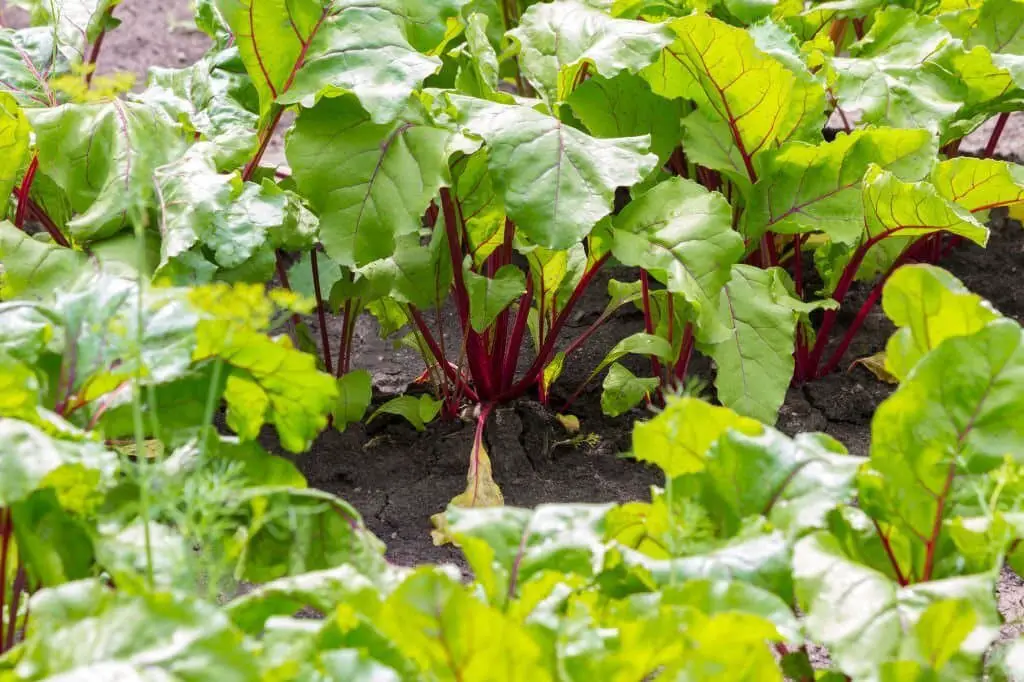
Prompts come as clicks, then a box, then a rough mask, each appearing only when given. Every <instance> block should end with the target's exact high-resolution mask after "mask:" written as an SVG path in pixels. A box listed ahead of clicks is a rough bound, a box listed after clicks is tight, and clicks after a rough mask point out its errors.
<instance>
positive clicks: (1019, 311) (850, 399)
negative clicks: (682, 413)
mask: <svg viewBox="0 0 1024 682" xmlns="http://www.w3.org/2000/svg"><path fill="white" fill-rule="evenodd" d="M3 4H4V3H3V0H0V7H2V6H3ZM188 5H189V3H188V0H129V1H128V2H125V3H124V4H122V5H121V6H119V7H118V9H117V16H118V17H119V18H120V19H121V20H122V22H123V25H122V26H121V27H120V28H119V29H118V30H116V31H114V32H112V33H111V34H110V35H109V36H108V37H107V38H106V43H105V45H104V48H103V54H102V56H101V59H100V62H99V70H100V71H101V72H112V71H133V72H135V73H137V74H138V75H139V83H140V84H141V83H142V82H143V81H144V73H145V70H146V69H147V68H148V67H149V66H153V65H159V66H181V65H184V64H187V63H190V62H192V61H194V60H195V59H197V58H198V57H200V56H201V55H202V53H203V51H204V50H205V49H206V45H207V40H206V38H205V36H203V35H202V34H201V33H199V32H197V31H196V30H195V29H194V27H190V19H189V16H190V10H189V6H188ZM5 18H6V20H7V21H9V22H10V23H11V24H15V25H16V24H18V23H20V21H22V20H23V18H20V17H19V15H18V12H17V10H8V11H7V12H6V17H5ZM991 126H992V123H991V122H990V123H989V124H987V126H986V127H985V128H983V129H982V130H979V131H978V132H977V133H975V134H974V135H972V136H971V138H969V139H968V140H966V141H965V143H964V146H963V149H964V150H965V151H974V150H977V149H980V148H983V147H984V145H985V143H986V142H987V140H988V135H989V134H990V133H989V131H990V130H991ZM1022 152H1024V115H1021V114H1015V115H1014V116H1013V117H1011V120H1010V122H1009V125H1008V126H1007V131H1006V133H1005V134H1004V136H1003V138H1002V142H1001V144H1000V146H999V148H998V153H999V154H1001V155H1004V156H1012V155H1019V154H1021V153H1022ZM267 161H268V162H269V163H272V164H280V163H283V156H282V154H281V146H280V140H277V141H275V143H274V145H273V146H272V147H271V150H270V151H269V153H268V156H267ZM943 265H944V266H945V267H947V268H948V269H949V270H951V271H952V272H953V273H954V274H955V275H957V276H958V277H960V278H961V279H962V280H963V281H964V283H965V284H966V285H967V286H968V287H969V288H970V289H971V290H973V291H975V292H977V293H979V294H981V295H982V296H985V297H986V298H988V299H989V300H991V301H992V302H993V303H994V304H995V306H996V308H997V309H998V310H1000V311H1002V312H1003V313H1004V314H1005V315H1008V316H1012V317H1015V318H1016V319H1018V320H1021V321H1024V288H1022V287H1019V286H1017V282H1018V276H1019V275H1020V274H1021V271H1022V269H1024V231H1022V230H1021V226H1020V225H1019V224H1015V223H1010V222H1008V221H1006V220H1005V218H1004V217H1001V216H997V217H996V219H995V220H994V222H993V234H992V239H991V243H990V245H989V248H988V249H987V250H982V249H980V248H977V247H974V246H964V247H961V248H959V249H958V250H957V251H956V252H954V253H953V254H952V255H951V257H949V258H948V259H947V260H946V261H945V262H944V263H943ZM614 274H615V273H614V272H613V273H609V274H606V275H605V277H606V278H607V277H608V276H611V275H614ZM618 274H620V276H621V275H622V273H621V272H619V273H618ZM604 284H605V282H600V283H598V285H597V286H594V287H592V288H591V290H590V292H589V293H588V295H587V297H586V298H585V299H584V301H583V302H582V304H581V306H580V308H579V310H580V311H581V312H579V313H578V314H577V315H576V316H575V318H574V319H573V320H572V324H573V326H574V327H575V328H576V330H577V331H579V330H582V329H583V328H584V327H586V326H587V324H588V323H589V322H590V321H591V320H592V319H593V317H594V316H595V315H597V313H598V311H599V310H600V309H601V308H603V306H604V303H605V296H604V291H605V288H604ZM864 294H865V292H863V291H861V292H854V295H855V296H857V295H859V296H860V297H861V298H863V296H864ZM851 307H853V306H851ZM313 322H314V324H315V320H314V321H313ZM848 322H849V319H848V318H846V319H841V320H840V323H841V324H842V323H848ZM442 323H443V325H444V326H445V327H446V328H447V329H448V330H449V331H448V333H449V334H452V319H451V315H450V312H449V313H445V314H442ZM641 328H642V319H641V317H640V316H639V315H638V314H637V313H636V312H634V311H623V312H621V313H620V314H618V315H616V316H615V318H614V319H613V320H612V321H611V322H610V323H609V324H608V325H606V326H605V327H604V328H603V330H602V331H601V332H600V333H599V334H598V335H596V336H595V337H594V338H593V339H592V341H591V342H590V343H589V344H587V346H586V347H585V348H584V349H582V350H581V351H580V352H579V353H578V355H576V356H574V357H573V358H572V359H571V360H570V361H569V362H568V363H567V367H566V371H565V374H564V375H563V378H562V380H561V381H560V382H559V383H560V386H563V387H569V388H568V389H559V390H571V388H572V387H575V386H576V385H577V384H578V383H579V382H580V381H582V380H583V379H584V378H585V377H586V374H587V373H589V372H590V371H591V369H592V368H593V367H594V366H596V364H597V363H598V362H599V360H600V358H601V357H603V355H604V353H605V352H606V351H607V349H608V348H610V347H611V346H612V345H613V344H614V342H615V341H616V340H618V339H621V338H622V337H623V336H625V335H627V334H629V333H632V332H634V331H638V330H640V329H641ZM329 331H330V338H331V339H332V340H333V339H337V338H338V336H339V331H340V325H339V323H338V321H337V320H331V321H330V322H329ZM837 331H841V330H837ZM891 331H892V329H891V326H890V325H889V323H888V321H887V320H886V319H885V317H884V316H883V315H882V313H881V311H880V310H878V309H876V310H875V311H874V312H873V313H872V315H871V316H870V318H869V319H868V321H867V323H866V325H865V327H864V329H863V330H862V331H861V333H860V334H859V336H858V337H857V340H856V341H855V342H854V344H853V346H852V347H851V348H850V350H849V352H848V355H847V358H846V360H845V361H844V365H843V367H849V366H850V363H852V362H853V361H854V360H855V359H856V358H858V357H863V356H866V355H869V354H871V353H874V352H876V351H878V350H881V349H882V348H883V347H884V344H885V341H886V339H887V338H888V336H889V334H890V333H891ZM572 332H573V329H569V330H568V334H567V336H570V337H571V336H572ZM452 338H454V337H452ZM628 362H633V363H634V366H632V367H631V369H632V370H634V371H641V370H643V369H644V368H643V366H642V363H640V361H639V360H631V361H629V360H627V364H628ZM353 366H354V367H358V368H365V369H368V370H370V371H371V372H372V374H373V376H374V382H375V390H376V392H377V396H376V401H377V402H378V403H379V402H381V401H383V400H385V399H386V398H387V397H388V396H389V395H393V394H396V393H399V392H401V391H402V390H403V389H404V388H405V387H406V385H407V384H409V382H410V381H411V380H412V379H414V378H415V377H416V376H417V375H418V374H419V373H420V372H422V370H423V366H422V361H421V360H420V359H419V358H418V356H416V355H415V354H414V353H412V352H411V351H408V350H407V349H402V350H398V351H396V350H394V349H393V348H392V345H391V343H390V342H385V341H382V340H380V339H379V338H378V337H377V334H376V327H375V324H374V323H373V321H372V320H371V319H369V318H363V319H361V320H360V321H359V324H358V328H357V333H356V344H355V356H354V358H353ZM693 371H694V373H695V374H696V375H698V376H700V377H702V378H704V379H706V380H709V379H710V378H711V372H710V366H709V364H708V363H707V362H695V363H694V370H693ZM599 386H600V379H598V380H597V381H595V382H593V383H592V385H591V389H592V390H591V391H589V392H587V393H585V394H584V395H583V397H582V398H581V399H580V400H579V401H578V402H577V403H576V404H575V405H574V407H573V409H572V413H573V414H575V415H577V416H578V417H579V418H580V420H581V424H582V432H583V433H585V434H593V435H594V436H595V437H594V438H593V439H591V440H590V441H589V443H588V444H584V445H581V446H575V445H572V444H571V443H569V442H568V441H569V440H570V438H571V436H570V435H569V434H567V433H566V432H565V431H564V429H563V428H562V427H561V426H560V425H559V424H558V423H557V422H556V421H555V420H554V419H553V417H552V416H551V414H550V413H549V412H547V411H546V410H544V409H543V408H541V407H540V406H539V405H538V404H536V403H532V402H529V401H520V402H518V403H515V404H513V405H509V406H507V407H503V408H501V409H498V410H496V411H495V413H494V414H493V416H492V418H491V420H490V423H489V426H488V430H487V438H488V444H489V446H490V447H489V451H490V453H491V456H492V460H493V463H494V472H495V478H496V479H497V481H498V482H499V484H500V485H501V487H502V489H503V491H504V495H505V501H506V503H507V504H510V505H517V506H533V505H537V504H541V503H544V502H576V501H579V502H603V501H626V500H634V499H644V498H647V497H648V495H649V488H650V486H651V485H656V484H659V483H660V482H661V477H660V476H659V475H658V473H657V472H656V471H654V470H652V469H650V468H648V467H645V466H643V465H640V464H637V463H635V462H632V461H629V460H627V459H624V458H622V457H621V455H620V453H622V452H624V451H627V450H628V449H629V444H630V431H631V427H632V423H633V421H635V419H637V418H641V417H643V416H644V414H645V413H644V411H642V410H634V411H633V412H632V413H631V414H628V415H625V416H623V417H621V418H618V419H608V418H606V417H604V416H603V415H602V414H601V410H600V405H599V402H598V396H599V391H598V390H594V389H598V388H599ZM891 391H892V387H891V386H889V385H887V384H884V383H881V382H880V381H878V380H877V379H876V378H875V377H874V376H872V375H871V374H870V373H868V372H867V371H866V370H864V369H863V368H861V367H859V366H856V367H853V368H851V369H848V370H845V371H842V372H838V373H836V374H833V375H831V376H829V377H826V378H824V379H821V380H819V381H816V382H813V383H811V384H808V385H806V386H804V387H800V388H793V389H791V390H790V391H789V394H788V396H787V399H786V402H785V405H784V406H783V408H782V410H781V412H780V416H779V422H778V428H780V429H781V430H783V431H785V432H787V433H791V434H792V433H797V432H800V431H824V432H826V433H829V434H831V435H832V436H834V437H836V438H837V439H839V440H840V441H842V442H843V443H845V444H846V446H847V447H848V448H849V449H850V451H851V452H852V453H854V454H857V455H862V456H863V455H866V454H867V453H868V446H869V441H870V420H871V416H872V414H873V412H874V410H875V408H876V407H877V406H878V404H879V403H880V402H881V401H882V400H884V399H885V398H886V397H887V396H888V395H889V394H890V393H891ZM559 397H563V398H564V394H562V393H559V392H558V390H556V392H555V400H554V401H553V404H555V405H559V404H560V400H559ZM471 440H472V426H471V425H470V424H467V423H462V422H455V423H437V424H433V425H431V426H430V427H429V428H428V429H427V430H426V431H425V432H423V433H418V432H416V431H415V430H414V429H413V428H412V427H411V426H409V425H408V424H407V423H405V422H404V421H402V420H401V419H399V418H392V417H389V416H384V417H381V418H380V419H376V420H374V421H372V422H371V423H370V424H368V425H359V426H354V427H350V428H349V430H348V431H346V432H345V433H337V432H333V431H332V432H328V433H326V434H325V435H324V436H323V437H322V438H320V439H319V440H318V441H317V443H316V444H315V446H314V447H313V449H312V450H311V451H310V452H309V453H308V454H306V455H303V456H302V457H301V458H300V459H299V464H300V467H301V468H302V470H303V471H304V473H305V474H306V475H307V477H308V478H309V481H310V483H311V485H314V486H317V487H319V488H322V489H324V490H327V491H330V492H332V493H335V494H337V495H340V496H342V497H344V498H345V499H347V500H349V501H350V502H352V503H353V504H355V505H356V507H357V508H359V509H360V510H361V511H362V513H363V514H364V516H365V518H366V522H367V524H368V525H369V527H370V528H371V529H372V530H373V531H374V532H376V533H377V534H378V535H379V536H380V537H381V538H382V539H383V540H385V541H386V543H387V545H388V556H389V558H390V559H391V560H392V561H394V562H396V563H400V564H415V563H422V562H438V561H457V560H458V553H457V551H456V550H454V549H452V548H451V547H434V546H433V544H432V543H431V541H430V537H429V521H428V516H429V515H430V514H432V513H434V512H435V511H439V510H441V509H442V508H443V507H444V506H445V504H446V503H447V501H448V500H450V499H451V498H452V497H453V496H454V495H456V494H458V493H459V492H460V491H461V490H462V489H463V488H464V486H465V473H466V465H467V459H468V454H469V450H470V445H471ZM999 599H1000V606H1001V609H1002V610H1003V612H1004V614H1005V615H1006V616H1007V617H1008V618H1010V619H1011V620H1014V621H1016V622H1017V623H1018V625H1016V626H1014V625H1013V624H1010V625H1008V626H1007V627H1006V628H1004V635H1009V634H1010V633H1011V632H1015V631H1017V630H1019V628H1020V626H1019V623H1020V621H1021V619H1022V617H1024V583H1022V581H1021V579H1020V578H1019V577H1018V576H1016V575H1014V574H1012V573H1011V572H1009V571H1007V572H1005V573H1004V576H1003V580H1002V581H1001V584H1000V590H999Z"/></svg>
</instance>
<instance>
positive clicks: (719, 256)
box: [612, 178, 743, 341]
mask: <svg viewBox="0 0 1024 682" xmlns="http://www.w3.org/2000/svg"><path fill="white" fill-rule="evenodd" d="M613 224H614V228H613V234H614V241H613V244H612V253H614V254H615V257H616V258H617V259H618V260H620V261H621V262H622V263H624V264H626V265H633V266H639V267H642V268H644V269H645V270H647V271H648V272H650V273H651V274H652V275H653V276H654V277H656V278H657V279H659V280H661V281H663V282H664V283H665V285H666V287H667V288H668V290H669V291H671V292H673V293H677V294H681V295H682V296H684V297H685V298H686V300H687V301H688V302H689V303H690V304H691V305H692V306H693V307H694V308H695V309H696V311H697V318H698V321H699V322H698V325H697V326H698V328H697V334H698V335H699V338H701V339H707V340H709V341H710V340H714V339H715V338H716V337H720V336H721V333H720V330H719V329H718V326H717V325H716V312H717V308H718V296H719V292H720V291H721V290H722V287H723V286H725V284H726V282H728V281H729V272H730V268H731V267H732V265H733V263H735V262H736V261H737V260H738V259H739V257H740V256H741V255H742V253H743V238H742V237H740V235H739V234H738V233H737V232H735V231H734V230H733V229H732V211H731V209H730V208H729V204H728V203H727V202H726V201H725V199H724V198H723V197H722V195H720V194H717V193H714V192H708V191H707V190H706V189H704V188H703V187H702V186H700V185H698V184H697V183H695V182H692V181H689V180H684V179H682V178H672V179H669V180H666V181H665V182H662V183H659V184H658V185H657V186H655V187H654V188H653V189H651V190H650V191H648V192H646V193H645V194H643V195H642V196H640V197H639V198H638V199H637V200H636V201H633V202H631V203H630V204H629V205H628V206H627V207H626V208H625V209H624V210H623V211H622V213H620V214H619V215H618V216H616V217H615V219H614V222H613Z"/></svg>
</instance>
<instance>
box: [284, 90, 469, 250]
mask: <svg viewBox="0 0 1024 682" xmlns="http://www.w3.org/2000/svg"><path fill="white" fill-rule="evenodd" d="M339 131H343V132H339ZM448 138H449V133H447V132H446V131H444V130H440V129H438V128H434V127H431V126H430V125H428V124H426V123H425V122H424V121H423V120H422V119H421V117H420V116H419V115H418V114H416V112H414V111H408V112H407V116H406V117H405V118H401V119H399V120H397V121H395V122H393V123H390V124H377V123H374V122H373V121H372V120H371V119H370V116H369V114H367V113H366V112H365V111H364V110H363V109H362V108H361V107H360V106H359V103H358V102H357V101H356V100H355V98H353V97H340V98H330V99H324V100H321V101H320V103H319V104H318V105H317V106H316V107H314V108H312V109H307V110H304V111H303V113H302V115H300V116H299V119H298V121H297V123H296V125H295V128H294V129H293V131H292V133H291V134H290V135H289V136H288V144H287V148H286V152H287V154H288V162H289V164H291V166H292V169H293V171H294V174H295V180H296V182H297V183H298V187H299V189H300V190H301V191H302V193H303V195H304V196H306V197H308V198H309V199H310V201H311V203H312V205H313V208H314V209H316V211H317V212H318V213H319V214H320V219H321V221H322V225H323V227H322V229H321V234H320V239H321V241H322V242H323V245H324V248H326V249H327V253H328V255H330V256H331V258H332V259H334V260H335V261H337V262H338V263H339V264H341V265H365V264H367V263H369V262H371V261H374V260H377V259H379V258H387V257H388V256H390V255H392V253H393V252H394V250H395V244H396V241H397V240H398V239H399V238H400V237H402V236H404V235H409V234H416V233H417V232H418V230H419V228H420V219H421V217H422V215H423V213H424V212H425V211H426V209H427V206H428V205H429V204H430V200H431V199H432V198H433V197H434V196H435V195H436V194H437V190H438V189H439V188H440V187H441V186H443V185H444V184H446V182H447V176H448V169H447V166H448V164H447V153H446V145H447V142H448Z"/></svg>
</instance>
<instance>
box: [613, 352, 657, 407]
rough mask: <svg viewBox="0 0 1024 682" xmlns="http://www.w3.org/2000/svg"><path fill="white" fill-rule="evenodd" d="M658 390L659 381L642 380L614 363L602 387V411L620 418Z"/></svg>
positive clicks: (651, 379)
mask: <svg viewBox="0 0 1024 682" xmlns="http://www.w3.org/2000/svg"><path fill="white" fill-rule="evenodd" d="M657 389H658V379H656V378H654V377H651V378H641V377H638V376H636V375H635V374H633V373H632V372H630V371H629V370H628V369H626V368H625V367H623V366H622V365H620V364H619V363H617V362H613V363H612V366H611V367H610V368H609V369H608V374H607V375H606V376H605V378H604V383H603V384H602V385H601V411H602V412H604V413H605V414H606V415H608V416H609V417H618V416H620V415H622V414H625V413H626V412H629V411H630V410H631V409H633V408H634V407H636V406H637V404H638V403H639V402H640V401H641V400H643V399H644V398H646V397H649V396H650V395H651V393H652V392H654V391H656V390H657Z"/></svg>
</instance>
